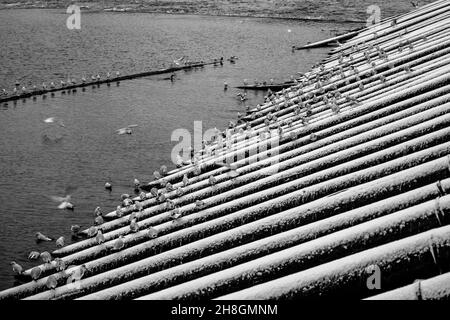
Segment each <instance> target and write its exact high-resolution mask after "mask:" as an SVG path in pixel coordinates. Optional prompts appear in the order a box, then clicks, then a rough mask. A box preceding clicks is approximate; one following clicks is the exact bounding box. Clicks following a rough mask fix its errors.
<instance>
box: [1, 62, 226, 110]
mask: <svg viewBox="0 0 450 320" xmlns="http://www.w3.org/2000/svg"><path fill="white" fill-rule="evenodd" d="M219 64H220V59H214V60H213V61H208V62H198V63H192V64H188V65H183V66H177V67H170V68H164V69H159V70H152V71H144V72H139V73H133V74H127V75H123V76H116V77H111V78H106V79H99V80H93V81H86V82H81V83H77V84H71V85H65V86H60V87H55V88H48V89H37V90H30V91H28V92H25V93H18V94H17V95H9V96H6V97H5V96H4V97H0V103H2V102H8V101H14V100H21V99H26V98H30V97H33V96H39V95H45V94H47V93H52V92H57V91H68V90H76V89H78V88H85V87H89V86H98V85H101V84H105V83H106V84H109V83H114V82H120V81H123V80H131V79H136V78H143V77H148V76H154V75H159V74H167V73H173V72H177V71H181V70H190V69H195V68H201V67H204V66H207V65H219Z"/></svg>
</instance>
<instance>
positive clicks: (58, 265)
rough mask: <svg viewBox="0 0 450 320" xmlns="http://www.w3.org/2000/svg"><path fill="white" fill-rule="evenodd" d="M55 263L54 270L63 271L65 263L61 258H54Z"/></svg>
mask: <svg viewBox="0 0 450 320" xmlns="http://www.w3.org/2000/svg"><path fill="white" fill-rule="evenodd" d="M55 263H56V270H57V271H64V270H65V269H66V263H65V262H64V260H63V259H61V258H56V259H55Z"/></svg>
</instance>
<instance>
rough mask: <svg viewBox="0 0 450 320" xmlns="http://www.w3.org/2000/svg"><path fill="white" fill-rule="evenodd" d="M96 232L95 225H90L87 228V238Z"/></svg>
mask: <svg viewBox="0 0 450 320" xmlns="http://www.w3.org/2000/svg"><path fill="white" fill-rule="evenodd" d="M97 232H98V229H97V227H95V226H92V227H90V228H89V229H88V231H87V235H88V237H89V238H92V237H94V236H95V235H96V234H97Z"/></svg>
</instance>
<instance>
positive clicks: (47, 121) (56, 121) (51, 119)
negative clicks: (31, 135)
mask: <svg viewBox="0 0 450 320" xmlns="http://www.w3.org/2000/svg"><path fill="white" fill-rule="evenodd" d="M44 122H45V123H56V124H58V125H59V126H61V127H65V125H64V123H63V122H62V120H61V119H59V118H56V117H50V118H47V119H44Z"/></svg>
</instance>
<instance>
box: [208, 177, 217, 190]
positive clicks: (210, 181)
mask: <svg viewBox="0 0 450 320" xmlns="http://www.w3.org/2000/svg"><path fill="white" fill-rule="evenodd" d="M208 181H209V185H210V186H212V187H213V186H214V185H215V184H216V182H217V181H216V178H215V177H214V176H212V175H211V176H209V178H208Z"/></svg>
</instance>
